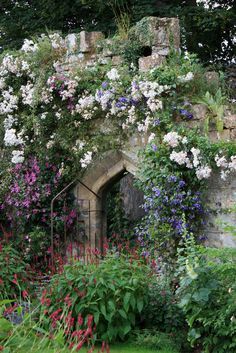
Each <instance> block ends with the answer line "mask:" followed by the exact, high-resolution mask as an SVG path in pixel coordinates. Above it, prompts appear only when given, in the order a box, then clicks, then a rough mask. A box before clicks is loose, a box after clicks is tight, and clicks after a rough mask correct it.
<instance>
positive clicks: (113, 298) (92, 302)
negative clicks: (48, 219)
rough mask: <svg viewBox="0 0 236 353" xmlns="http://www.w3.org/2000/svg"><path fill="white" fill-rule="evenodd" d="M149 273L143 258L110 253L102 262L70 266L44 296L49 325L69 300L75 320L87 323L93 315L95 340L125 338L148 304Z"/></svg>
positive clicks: (58, 276) (67, 266)
mask: <svg viewBox="0 0 236 353" xmlns="http://www.w3.org/2000/svg"><path fill="white" fill-rule="evenodd" d="M149 274H150V268H149V267H148V266H147V265H145V264H144V263H143V262H142V261H141V260H139V259H135V258H133V257H132V258H131V257H129V256H125V255H121V254H114V255H107V256H106V257H105V259H104V260H102V261H101V262H99V263H90V264H83V263H81V262H79V261H77V262H75V263H73V264H71V265H66V266H65V270H64V272H63V273H62V274H57V275H55V276H54V277H53V278H52V283H51V288H50V290H49V291H48V294H47V295H45V294H44V297H43V303H46V306H48V307H47V309H46V310H47V311H48V324H50V316H52V313H53V312H55V311H56V310H58V309H60V308H64V307H65V303H67V304H68V303H69V305H68V306H69V308H68V310H70V311H71V315H72V317H73V318H74V319H75V322H77V318H78V316H79V315H80V316H81V317H82V318H83V320H84V324H86V322H87V321H88V317H89V316H90V315H92V316H93V320H94V323H95V325H96V331H95V336H94V337H95V339H99V340H103V341H109V342H111V341H114V340H116V339H121V340H123V339H124V338H125V337H126V336H127V335H128V333H129V332H130V331H131V329H132V328H133V327H135V324H136V322H137V321H136V320H137V319H138V317H139V316H140V314H141V312H142V311H143V308H144V307H145V305H146V303H147V294H148V282H149ZM43 310H45V307H44V308H43ZM63 310H64V309H63ZM44 312H45V311H44ZM45 320H46V318H45Z"/></svg>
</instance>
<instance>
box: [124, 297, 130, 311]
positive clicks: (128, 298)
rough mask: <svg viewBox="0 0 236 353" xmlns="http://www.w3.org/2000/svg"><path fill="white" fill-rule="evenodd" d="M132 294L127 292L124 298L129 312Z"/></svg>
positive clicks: (125, 306) (126, 309) (125, 307)
mask: <svg viewBox="0 0 236 353" xmlns="http://www.w3.org/2000/svg"><path fill="white" fill-rule="evenodd" d="M130 298H131V293H129V292H126V293H125V296H124V309H125V311H126V312H127V311H128V310H129V305H130Z"/></svg>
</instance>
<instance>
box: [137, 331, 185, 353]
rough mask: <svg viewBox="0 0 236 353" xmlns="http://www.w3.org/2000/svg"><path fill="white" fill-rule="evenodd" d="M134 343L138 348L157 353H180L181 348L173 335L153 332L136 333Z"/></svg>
mask: <svg viewBox="0 0 236 353" xmlns="http://www.w3.org/2000/svg"><path fill="white" fill-rule="evenodd" d="M133 342H134V345H136V346H140V347H142V348H150V349H152V350H155V351H157V350H158V351H159V350H165V351H166V352H171V353H178V352H179V348H180V347H179V345H178V344H176V341H175V340H174V339H173V338H172V337H171V335H169V334H166V333H163V332H158V331H152V330H141V331H137V332H134V338H133Z"/></svg>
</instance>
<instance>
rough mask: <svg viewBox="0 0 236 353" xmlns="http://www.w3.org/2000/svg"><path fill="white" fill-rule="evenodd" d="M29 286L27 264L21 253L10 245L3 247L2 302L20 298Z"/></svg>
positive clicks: (0, 269)
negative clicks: (7, 299)
mask: <svg viewBox="0 0 236 353" xmlns="http://www.w3.org/2000/svg"><path fill="white" fill-rule="evenodd" d="M0 246H1V244H0ZM27 286H28V284H27V272H26V264H25V263H24V261H23V260H22V257H21V256H20V253H19V252H18V251H17V250H16V249H14V248H13V247H11V246H10V245H3V246H1V250H0V300H2V299H6V298H10V299H14V298H18V297H19V296H20V295H21V293H22V291H23V290H26V289H28V288H27Z"/></svg>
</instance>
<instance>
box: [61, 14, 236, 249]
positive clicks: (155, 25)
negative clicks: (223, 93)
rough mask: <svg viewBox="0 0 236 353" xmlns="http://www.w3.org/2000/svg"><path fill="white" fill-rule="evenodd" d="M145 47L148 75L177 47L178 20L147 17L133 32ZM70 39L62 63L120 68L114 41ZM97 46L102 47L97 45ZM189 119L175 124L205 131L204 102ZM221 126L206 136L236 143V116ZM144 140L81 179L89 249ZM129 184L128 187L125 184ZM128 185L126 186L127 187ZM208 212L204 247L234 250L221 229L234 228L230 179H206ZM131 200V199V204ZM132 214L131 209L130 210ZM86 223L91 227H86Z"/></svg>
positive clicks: (235, 190) (136, 138) (234, 188)
mask: <svg viewBox="0 0 236 353" xmlns="http://www.w3.org/2000/svg"><path fill="white" fill-rule="evenodd" d="M133 31H134V32H135V33H136V36H137V37H138V38H139V40H140V42H141V43H142V45H143V47H144V48H145V49H147V50H146V51H144V52H146V55H145V56H143V57H140V58H139V70H140V71H147V70H149V69H151V68H153V67H157V66H159V65H161V64H162V63H163V62H164V61H165V60H166V56H167V55H168V53H169V51H170V49H171V48H174V49H175V50H177V51H178V50H179V49H180V29H179V21H178V19H176V18H155V17H147V18H144V19H143V20H141V21H140V22H138V23H137V25H136V26H135V27H134V28H133ZM67 41H68V60H67V61H68V62H67V64H66V65H75V66H77V65H79V66H85V65H86V66H89V65H91V66H92V65H94V63H95V62H100V64H103V63H109V62H110V63H111V64H112V65H113V66H117V65H120V64H121V63H122V61H123V58H122V57H121V56H119V55H117V52H116V50H115V48H114V45H113V44H114V43H112V40H111V39H105V37H104V35H103V34H102V33H101V32H85V31H82V32H80V33H79V34H70V35H68V37H67ZM101 43H103V44H102V46H101ZM218 79H219V77H218V75H217V73H215V72H208V73H207V74H206V80H210V81H213V80H218ZM191 110H192V112H193V119H191V120H190V121H186V122H183V119H178V117H176V123H179V124H184V125H186V126H187V127H188V128H190V129H192V128H193V127H199V129H200V131H201V130H202V132H203V131H204V129H205V125H206V124H205V123H206V119H207V108H206V106H205V105H203V104H194V105H192V106H191ZM223 121H224V128H223V131H222V132H220V133H219V132H217V130H216V127H215V124H214V123H212V122H211V123H210V124H209V137H210V139H211V140H212V141H216V140H226V141H227V140H231V141H232V140H236V115H234V114H231V112H230V111H228V110H227V107H226V109H225V116H224V119H223ZM147 140H148V136H147V135H145V136H144V135H141V134H135V135H133V136H131V137H130V139H129V141H128V142H127V143H126V146H125V147H124V148H123V150H122V151H116V152H111V153H110V154H109V153H108V154H105V155H104V156H100V158H99V159H98V160H97V162H95V163H94V164H93V166H92V168H91V169H88V170H87V171H86V173H85V175H84V178H83V182H84V184H85V185H87V186H88V187H89V188H91V189H92V190H93V191H94V192H95V193H96V194H97V196H96V195H95V194H92V193H91V192H89V190H88V189H86V188H84V187H83V186H81V185H77V187H76V194H77V195H78V198H80V199H85V200H89V201H90V203H91V207H92V211H93V213H92V216H91V219H90V220H89V221H88V220H87V221H86V222H87V223H86V222H85V223H86V229H88V228H89V229H90V237H91V239H90V245H91V246H98V244H99V243H101V240H102V239H103V237H104V236H105V234H106V225H105V224H106V219H105V218H104V217H105V216H104V214H103V213H102V211H103V210H102V207H103V197H104V190H105V189H107V187H108V186H109V185H110V184H112V183H113V182H114V180H116V178H117V177H120V176H121V175H122V173H125V172H126V171H128V172H130V173H131V174H133V175H135V171H136V168H137V162H138V154H137V151H138V150H139V148H141V147H143V146H145V144H146V143H147ZM128 184H129V183H128ZM128 184H127V185H128ZM127 185H125V187H124V189H125V190H126V191H125V193H126V197H125V203H126V205H127V203H130V201H131V202H133V201H132V197H131V198H130V197H129V196H128V195H129V191H130V194H131V193H132V192H131V188H130V190H128V189H127ZM206 198H207V199H208V201H209V202H210V205H211V208H212V212H211V213H210V215H209V222H208V225H207V227H206V230H205V233H207V234H208V240H207V242H206V243H207V245H213V246H236V239H233V238H232V237H231V236H230V235H229V234H227V232H226V231H224V230H223V229H222V226H221V225H220V221H223V222H229V223H230V224H235V225H236V215H235V214H233V213H226V211H225V209H226V208H230V207H232V205H233V204H235V203H236V179H235V178H233V177H232V178H231V179H229V180H228V181H227V182H220V179H219V176H218V175H214V176H213V177H212V178H211V180H210V181H209V187H208V195H207V196H206ZM134 202H135V201H134ZM129 211H130V212H131V210H129ZM88 222H89V224H88Z"/></svg>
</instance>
